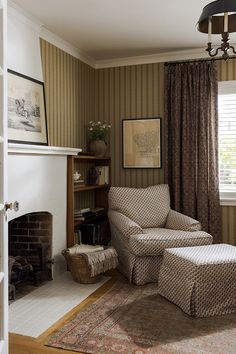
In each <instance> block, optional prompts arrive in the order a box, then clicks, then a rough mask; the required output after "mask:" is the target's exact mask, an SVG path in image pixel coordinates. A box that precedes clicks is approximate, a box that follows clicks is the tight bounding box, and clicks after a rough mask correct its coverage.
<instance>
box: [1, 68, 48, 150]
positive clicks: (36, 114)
mask: <svg viewBox="0 0 236 354" xmlns="http://www.w3.org/2000/svg"><path fill="white" fill-rule="evenodd" d="M8 139H9V141H10V142H14V143H24V144H40V145H48V137H47V119H46V108H45V93H44V84H43V82H41V81H38V80H35V79H32V78H30V77H28V76H25V75H22V74H19V73H17V72H15V71H12V70H8Z"/></svg>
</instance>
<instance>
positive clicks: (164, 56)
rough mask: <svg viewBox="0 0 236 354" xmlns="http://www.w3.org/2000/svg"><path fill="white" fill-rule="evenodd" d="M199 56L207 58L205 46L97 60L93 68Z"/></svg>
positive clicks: (162, 61) (198, 57) (160, 61)
mask: <svg viewBox="0 0 236 354" xmlns="http://www.w3.org/2000/svg"><path fill="white" fill-rule="evenodd" d="M201 58H208V55H207V53H206V52H205V48H197V49H190V50H180V51H175V52H166V53H159V54H151V55H143V56H136V57H127V58H120V59H110V60H97V61H96V65H95V68H96V69H103V68H112V67H117V66H128V65H140V64H152V63H164V62H167V61H176V60H188V59H189V60H191V59H201Z"/></svg>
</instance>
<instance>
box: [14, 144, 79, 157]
mask: <svg viewBox="0 0 236 354" xmlns="http://www.w3.org/2000/svg"><path fill="white" fill-rule="evenodd" d="M81 151H82V149H79V148H78V149H75V148H68V147H58V146H45V145H30V144H15V143H9V144H8V153H9V154H27V155H77V154H78V153H79V152H81Z"/></svg>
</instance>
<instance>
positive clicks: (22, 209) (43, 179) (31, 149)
mask: <svg viewBox="0 0 236 354" xmlns="http://www.w3.org/2000/svg"><path fill="white" fill-rule="evenodd" d="M79 151H80V149H71V148H60V147H52V146H40V145H38V146H36V145H35V146H34V145H24V144H12V143H11V144H9V149H8V157H9V159H8V165H9V173H8V176H9V179H8V185H9V199H8V200H9V201H10V202H14V201H18V202H19V210H18V211H14V210H9V211H8V221H9V224H10V228H12V229H13V230H14V234H13V235H12V236H11V237H13V239H12V240H11V241H10V240H9V248H10V250H11V252H13V251H15V250H16V249H17V250H20V249H24V248H26V250H30V253H32V254H31V256H30V257H31V261H32V260H33V256H34V257H36V258H37V259H38V254H39V253H40V252H42V253H43V254H46V258H47V260H48V261H49V262H50V260H53V263H48V264H47V268H50V271H51V275H52V278H53V279H56V278H57V277H59V276H61V274H62V273H64V272H65V271H66V269H67V268H66V263H65V260H64V257H63V256H62V255H61V251H62V250H63V249H64V248H66V204H67V155H77V154H78V152H79ZM36 214H38V217H39V219H37V220H36ZM20 217H22V218H23V219H19V218H20ZM48 217H49V219H50V225H51V226H50V229H47V228H46V223H48V220H46V219H47V218H48ZM45 218H46V219H45ZM11 222H13V224H12V226H11ZM27 223H28V226H27V228H25V226H26V224H27ZM37 226H39V229H37ZM26 230H27V231H26ZM9 231H11V230H9ZM49 234H50V237H49V236H48V235H49ZM48 237H49V239H48ZM39 244H40V246H39ZM47 245H49V250H48V249H47V250H45V248H47ZM33 250H35V253H36V255H33ZM22 252H23V251H22ZM27 252H28V251H26V253H27ZM37 252H38V254H37ZM44 264H45V262H44Z"/></svg>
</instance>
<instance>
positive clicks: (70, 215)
mask: <svg viewBox="0 0 236 354" xmlns="http://www.w3.org/2000/svg"><path fill="white" fill-rule="evenodd" d="M92 166H108V167H109V184H104V185H89V184H88V183H86V184H85V185H84V186H79V185H77V184H76V183H74V180H73V174H74V172H75V171H80V172H81V171H82V175H83V179H84V180H85V182H86V181H87V173H88V169H89V168H90V167H92ZM110 176H111V159H110V157H101V158H100V157H96V156H91V155H77V156H68V160H67V247H72V246H73V245H74V244H75V243H76V236H75V228H76V227H77V226H79V225H81V224H83V223H84V222H83V221H82V222H81V221H76V220H75V219H74V210H75V196H77V198H78V199H79V200H83V198H84V195H85V193H86V192H89V193H91V194H92V195H91V196H90V199H92V203H93V205H92V207H103V208H105V211H107V209H108V192H109V188H110V185H111V177H110ZM87 206H88V205H87ZM91 221H92V220H91ZM107 241H109V235H107Z"/></svg>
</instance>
